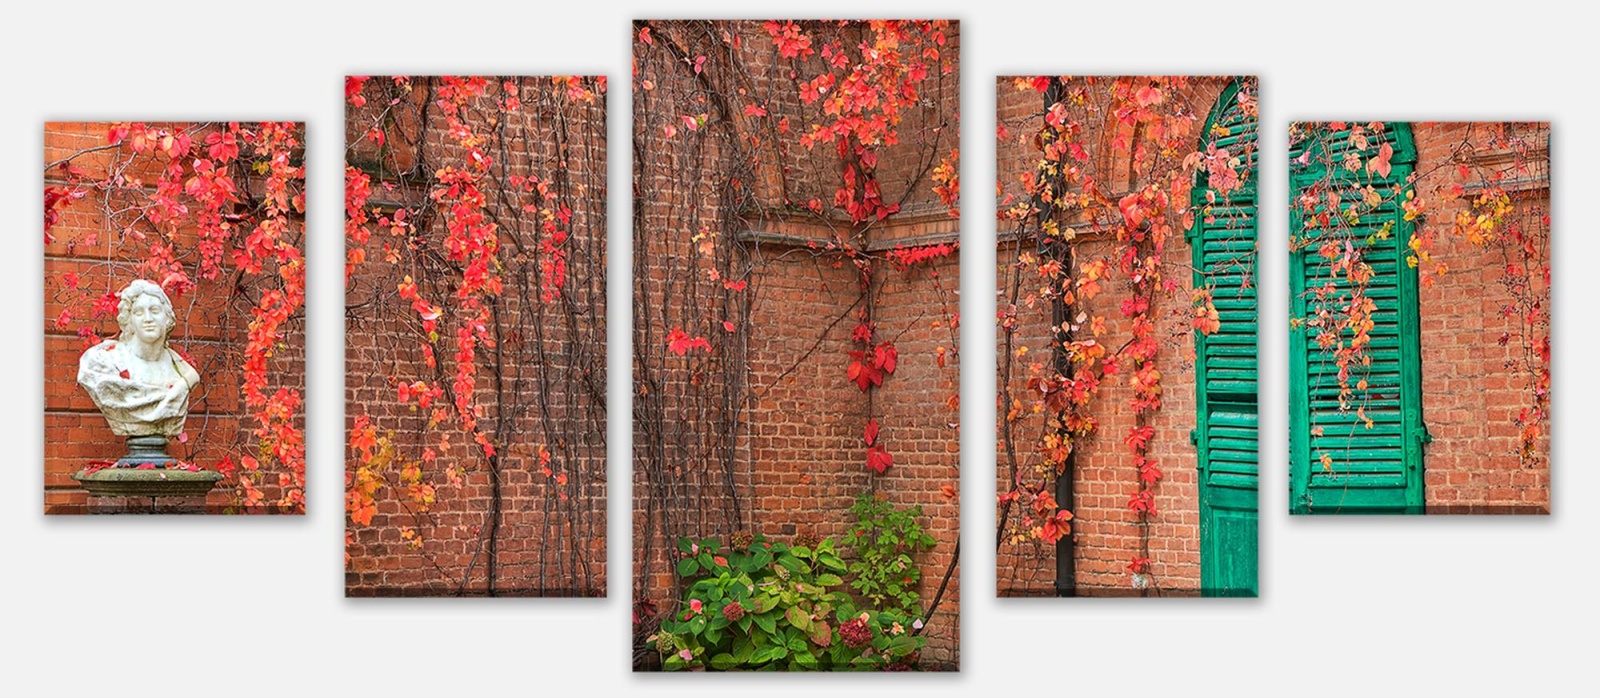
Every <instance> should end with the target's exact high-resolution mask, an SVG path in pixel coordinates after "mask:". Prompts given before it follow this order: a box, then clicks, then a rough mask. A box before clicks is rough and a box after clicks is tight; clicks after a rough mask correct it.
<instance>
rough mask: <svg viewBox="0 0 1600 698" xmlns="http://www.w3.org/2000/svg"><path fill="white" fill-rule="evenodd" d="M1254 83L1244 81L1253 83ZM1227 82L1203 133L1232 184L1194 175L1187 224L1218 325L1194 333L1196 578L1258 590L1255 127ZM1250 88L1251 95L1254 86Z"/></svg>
mask: <svg viewBox="0 0 1600 698" xmlns="http://www.w3.org/2000/svg"><path fill="white" fill-rule="evenodd" d="M1253 85H1254V83H1253V82H1252V83H1251V86H1252V91H1253ZM1240 88H1241V84H1240V83H1239V82H1238V81H1235V82H1233V83H1231V84H1230V85H1229V86H1228V88H1227V89H1225V90H1223V92H1222V95H1221V96H1220V97H1219V98H1218V99H1217V104H1216V106H1215V107H1214V108H1213V109H1212V110H1211V115H1210V117H1208V118H1207V119H1206V128H1205V131H1203V132H1202V134H1201V142H1202V143H1203V144H1205V145H1206V146H1207V147H1206V148H1205V150H1206V151H1207V152H1209V151H1210V146H1215V147H1216V148H1218V149H1221V150H1226V151H1227V152H1228V154H1229V156H1230V157H1238V158H1240V166H1239V167H1238V168H1237V170H1236V171H1237V172H1238V173H1239V175H1240V180H1241V181H1240V182H1239V183H1238V185H1237V187H1233V188H1231V189H1230V187H1229V186H1227V185H1224V184H1220V183H1219V184H1218V186H1213V183H1212V182H1210V181H1209V179H1208V176H1207V174H1206V172H1205V170H1204V169H1202V171H1201V173H1200V174H1199V176H1198V177H1197V180H1196V182H1195V188H1194V198H1193V205H1194V211H1195V224H1194V226H1193V227H1191V228H1190V230H1189V233H1188V238H1189V244H1190V249H1191V250H1192V252H1193V256H1194V270H1195V271H1194V286H1195V288H1196V289H1209V290H1210V292H1211V298H1212V303H1213V304H1214V305H1215V306H1216V309H1217V320H1218V323H1219V327H1218V329H1217V331H1215V332H1213V333H1211V334H1205V333H1202V332H1199V331H1196V332H1195V403H1196V410H1195V415H1196V429H1195V431H1194V441H1195V445H1196V447H1197V448H1196V452H1197V454H1198V457H1199V463H1198V466H1197V467H1198V468H1199V478H1198V480H1199V483H1200V587H1201V593H1202V594H1204V595H1206V596H1255V595H1256V521H1257V514H1256V475H1257V472H1258V470H1259V468H1258V466H1257V457H1256V444H1257V440H1256V401H1257V398H1256V336H1257V332H1256V284H1255V261H1256V161H1257V158H1256V131H1257V119H1256V115H1255V114H1254V113H1253V112H1254V110H1253V109H1251V110H1246V109H1245V108H1244V106H1243V105H1242V104H1241V103H1240V101H1239V91H1240ZM1248 97H1250V98H1252V99H1253V98H1254V94H1249V95H1248Z"/></svg>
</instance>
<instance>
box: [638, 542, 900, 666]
mask: <svg viewBox="0 0 1600 698" xmlns="http://www.w3.org/2000/svg"><path fill="white" fill-rule="evenodd" d="M834 545H835V543H834V541H833V539H831V538H829V539H824V540H823V541H821V542H820V543H818V544H817V545H816V546H815V547H807V546H800V545H795V546H790V545H786V544H784V543H771V542H768V541H767V540H766V539H765V538H763V537H761V536H759V535H758V536H753V537H750V539H749V543H748V544H746V545H742V546H739V545H730V546H728V547H727V548H726V549H724V547H723V545H722V543H721V542H720V541H718V540H717V539H714V538H707V539H704V540H700V541H693V540H690V539H688V538H683V539H680V540H679V541H678V546H677V547H678V556H679V559H678V573H679V575H680V576H682V577H683V578H684V579H685V580H686V581H688V587H687V589H686V590H685V593H684V597H683V600H682V604H681V605H680V606H679V608H678V610H677V612H676V615H674V616H673V617H671V618H668V619H666V620H663V621H662V623H661V631H660V632H658V633H656V634H655V635H653V636H652V637H651V641H652V642H654V643H655V646H656V649H657V650H658V651H660V652H661V658H662V664H663V668H665V669H666V670H668V671H683V670H691V669H708V668H709V669H714V670H719V671H720V670H729V669H738V670H755V671H770V670H780V669H781V670H791V671H793V670H833V671H839V670H846V671H849V670H859V671H872V670H880V669H890V668H896V669H904V668H909V667H910V666H911V665H914V664H915V663H916V660H917V657H918V653H919V651H920V650H921V649H922V646H923V644H924V643H925V642H926V639H925V638H922V637H913V636H912V634H911V627H912V626H911V624H912V621H913V619H912V618H911V617H910V616H908V615H907V614H905V613H904V612H902V611H900V610H898V609H891V610H886V611H874V610H870V609H862V608H859V607H858V606H857V604H856V603H855V601H854V600H853V599H852V598H851V597H850V595H849V594H847V593H845V592H844V591H842V590H841V589H842V588H843V587H844V579H843V578H842V577H840V574H841V573H844V572H846V570H847V567H846V565H845V562H844V560H843V559H842V558H841V557H840V556H839V554H838V552H837V551H836V550H835V547H834ZM841 629H843V630H844V631H845V632H844V634H843V635H841V632H840V631H841Z"/></svg>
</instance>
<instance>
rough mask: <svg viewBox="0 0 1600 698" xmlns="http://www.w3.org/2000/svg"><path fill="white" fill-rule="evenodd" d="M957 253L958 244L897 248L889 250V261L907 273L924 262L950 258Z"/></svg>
mask: <svg viewBox="0 0 1600 698" xmlns="http://www.w3.org/2000/svg"><path fill="white" fill-rule="evenodd" d="M955 251H956V243H943V242H942V243H939V244H936V245H922V246H919V247H896V248H894V249H892V250H889V261H890V262H893V263H894V266H895V268H897V269H899V270H901V271H905V270H906V269H910V268H911V267H914V266H916V265H918V264H921V263H923V262H928V261H931V260H935V259H940V258H943V257H949V256H950V255H951V254H954V253H955Z"/></svg>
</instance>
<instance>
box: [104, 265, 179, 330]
mask: <svg viewBox="0 0 1600 698" xmlns="http://www.w3.org/2000/svg"><path fill="white" fill-rule="evenodd" d="M117 296H118V299H119V300H118V301H117V325H118V326H120V327H121V328H122V336H121V338H120V339H121V340H122V341H125V342H131V341H133V340H134V339H138V340H140V341H143V342H145V343H146V344H166V342H167V335H169V334H171V333H172V327H173V325H176V324H177V323H178V316H177V314H176V313H174V312H173V311H172V301H170V300H168V299H167V294H166V292H165V291H162V290H161V287H160V286H158V285H156V284H155V283H153V282H150V281H146V280H144V279H137V280H135V281H134V282H133V283H130V284H128V286H127V288H124V289H122V293H119V294H117Z"/></svg>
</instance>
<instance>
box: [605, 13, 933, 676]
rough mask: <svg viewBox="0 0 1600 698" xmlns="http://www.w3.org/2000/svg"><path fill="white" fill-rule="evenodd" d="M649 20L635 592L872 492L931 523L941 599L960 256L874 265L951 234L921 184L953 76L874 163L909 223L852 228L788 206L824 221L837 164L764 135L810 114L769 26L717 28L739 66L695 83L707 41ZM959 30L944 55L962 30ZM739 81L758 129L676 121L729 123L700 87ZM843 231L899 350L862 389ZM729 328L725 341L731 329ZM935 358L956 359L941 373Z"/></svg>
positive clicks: (835, 525) (669, 594)
mask: <svg viewBox="0 0 1600 698" xmlns="http://www.w3.org/2000/svg"><path fill="white" fill-rule="evenodd" d="M649 26H650V27H651V28H652V31H653V34H654V36H653V38H654V40H655V42H656V43H655V44H654V46H653V47H652V48H651V49H650V50H648V51H643V50H641V45H640V43H639V42H638V41H636V42H635V71H636V83H635V85H636V86H635V89H634V98H635V115H634V123H635V133H634V138H635V158H636V162H635V170H634V175H635V190H636V192H635V194H636V204H635V215H636V219H635V224H634V244H635V250H634V263H635V268H634V279H635V309H634V312H635V327H634V351H635V366H634V370H635V374H634V377H635V424H634V434H635V436H634V444H635V470H634V492H635V502H634V551H635V555H634V567H635V595H636V596H640V597H644V598H648V599H650V600H652V601H653V602H654V603H655V604H656V605H657V606H658V607H661V608H664V609H667V610H670V609H671V608H672V607H673V605H674V604H675V601H676V596H677V591H676V588H675V583H676V582H675V580H674V579H673V577H672V572H671V570H670V568H669V565H668V562H669V556H668V555H667V554H666V551H667V550H668V549H669V548H670V546H671V545H672V542H673V541H674V539H675V538H676V537H677V536H679V535H694V536H726V535H727V534H729V533H731V532H733V531H736V530H753V531H758V532H761V533H764V534H766V535H768V536H769V537H773V538H775V539H779V540H792V539H793V538H794V537H796V536H841V535H843V534H844V533H845V532H846V531H847V530H848V528H849V526H850V524H851V523H852V519H851V515H850V513H849V508H850V506H851V505H852V504H853V502H854V500H855V498H856V496H857V495H859V494H862V493H863V492H869V491H870V492H876V493H878V494H880V495H882V496H884V497H885V498H887V499H888V500H889V501H892V502H894V503H895V504H897V505H900V506H910V505H914V504H921V505H923V513H924V517H923V524H924V526H925V527H926V528H927V530H929V532H930V533H931V534H933V535H934V537H935V538H936V539H937V541H938V543H937V547H936V548H935V549H934V550H933V551H932V552H931V553H929V554H926V555H925V556H924V557H923V559H922V571H923V575H924V577H923V583H922V593H923V595H924V597H925V601H927V600H931V598H932V597H933V595H934V593H935V591H936V590H937V588H938V585H939V583H940V581H941V578H942V577H943V575H944V574H945V572H946V570H947V569H949V567H950V564H951V563H952V562H953V553H954V548H955V543H956V540H957V538H958V535H957V530H958V523H959V522H958V515H957V512H958V502H957V499H956V498H954V497H947V496H945V495H944V494H943V493H942V491H941V486H942V485H946V484H948V485H950V486H952V487H955V486H957V485H958V484H959V458H958V444H959V441H958V437H957V429H956V424H955V422H956V421H957V413H956V411H955V410H954V409H953V406H954V405H955V404H957V403H953V402H950V398H952V397H953V396H954V395H955V394H956V392H957V389H958V369H957V366H958V364H959V358H958V355H957V354H955V352H956V351H957V349H958V347H956V346H955V344H954V342H953V340H952V330H951V327H950V323H949V320H948V313H950V312H953V311H955V310H956V309H957V306H958V300H957V298H956V297H955V295H954V292H955V290H956V289H957V288H958V263H957V259H956V257H955V256H953V255H952V256H950V257H946V258H943V259H940V260H938V261H937V262H935V263H931V264H927V265H920V266H918V267H915V268H913V269H911V270H909V271H900V270H896V269H894V268H892V267H891V265H889V264H888V263H886V262H885V261H884V260H883V259H882V257H883V256H884V255H885V253H887V251H889V250H890V249H893V248H894V247H895V246H897V245H898V244H902V243H904V244H925V243H927V242H954V240H955V238H956V236H957V232H958V226H957V224H956V221H955V220H954V219H953V218H951V217H950V216H949V215H948V213H947V212H946V210H945V207H944V206H943V204H942V203H941V202H940V201H939V199H938V197H937V196H936V195H935V194H934V193H933V192H932V186H933V185H932V183H931V181H930V179H929V177H928V172H929V171H930V170H931V169H932V167H933V166H935V165H936V164H937V163H938V161H939V159H940V158H941V157H944V156H945V155H946V154H948V152H949V151H950V150H951V149H953V148H954V147H955V146H956V143H957V129H958V125H957V120H958V115H957V110H956V104H957V99H958V93H959V85H958V84H957V77H956V73H955V72H954V71H952V72H951V73H949V74H946V75H942V76H938V77H937V79H930V81H929V83H928V85H929V87H930V90H931V91H930V92H928V93H926V94H927V96H928V98H929V99H928V104H926V105H925V106H924V107H921V108H918V109H915V110H912V112H911V113H909V114H908V116H907V118H906V119H905V121H904V122H903V123H902V125H901V127H900V130H901V133H902V134H903V136H902V144H901V145H899V146H894V147H888V148H885V149H883V150H882V151H881V152H882V157H881V158H880V160H879V164H878V174H879V177H880V179H881V180H882V181H883V182H884V191H885V195H884V198H885V200H886V201H900V202H901V203H902V209H901V212H900V213H899V214H896V215H894V216H891V217H890V218H888V219H887V220H886V221H883V222H880V223H878V224H876V225H873V226H866V227H862V228H858V229H854V230H853V229H852V226H851V223H850V221H849V220H848V219H845V218H842V217H839V216H835V215H832V214H831V213H830V214H829V215H825V216H813V215H811V214H808V213H804V212H802V211H800V210H797V209H803V208H804V206H805V204H806V203H807V202H809V201H810V200H811V199H819V200H821V201H822V202H823V203H824V204H826V205H827V206H828V207H829V208H830V209H831V208H832V201H833V193H832V192H833V189H834V188H836V187H837V186H838V181H839V174H838V163H837V159H836V157H835V156H834V155H833V147H832V146H831V145H829V144H824V145H819V146H818V147H817V148H816V149H815V150H814V151H806V150H805V149H803V148H801V147H799V146H798V145H796V137H797V135H796V134H794V133H790V134H786V135H784V134H778V133H776V132H774V131H772V130H769V128H770V127H771V125H772V124H774V123H776V122H778V121H779V120H781V119H783V118H785V117H787V118H789V119H790V121H791V123H792V124H793V126H794V128H795V129H799V128H801V125H802V124H805V123H809V121H814V120H815V119H816V118H817V114H816V113H815V112H816V107H815V106H805V105H802V104H801V103H800V101H799V100H798V99H797V98H796V97H795V96H794V95H795V86H794V84H793V83H792V82H791V80H790V78H789V77H788V71H787V61H784V62H783V63H782V64H781V65H780V66H778V67H777V69H774V67H773V63H772V60H773V58H774V53H773V51H772V43H771V39H770V38H769V37H768V36H767V34H766V32H765V31H764V30H763V29H762V27H761V23H760V22H732V23H716V28H715V29H714V30H713V31H712V32H710V34H711V35H712V36H717V35H718V34H719V33H720V31H721V30H726V31H727V32H728V33H727V34H726V35H725V36H726V37H728V38H727V39H725V40H727V41H731V37H732V36H734V35H737V36H738V38H739V42H740V44H739V45H740V49H739V50H737V51H736V52H735V53H734V55H736V56H737V71H736V72H735V71H731V70H730V67H729V65H728V64H726V63H724V62H723V61H721V60H714V61H709V62H708V63H707V65H706V66H705V69H704V74H703V75H701V76H697V75H695V74H693V73H692V72H691V71H690V70H689V69H688V68H687V66H686V65H685V66H680V65H679V64H678V63H677V62H676V61H675V57H676V55H677V53H675V52H682V53H684V54H686V55H713V56H716V55H719V54H718V53H716V51H715V50H713V47H712V45H711V44H709V43H707V44H705V45H702V44H701V43H696V42H706V41H708V40H707V39H706V38H705V37H704V36H701V35H698V34H689V33H685V32H682V31H679V30H680V29H681V26H682V25H678V24H676V23H671V22H653V23H650V25H649ZM639 28H640V27H635V31H636V32H637V30H638V29H639ZM852 31H854V30H852ZM846 33H847V32H846ZM949 34H950V35H951V37H952V39H951V40H950V41H949V42H948V44H947V49H948V51H949V52H950V55H952V56H953V55H954V52H955V51H957V49H956V48H955V47H956V45H957V44H958V43H959V35H958V34H957V32H956V31H955V30H954V29H952V30H950V32H949ZM669 47H670V48H671V49H672V50H668V48H669ZM723 50H724V51H726V49H725V48H724V49H723ZM735 78H737V81H738V82H737V83H736V84H737V85H738V87H737V88H730V89H728V90H727V94H736V95H738V99H739V100H746V99H748V100H749V101H751V102H755V103H760V104H764V105H766V107H765V108H766V109H768V112H769V113H768V116H767V117H766V119H765V120H762V121H757V120H751V119H745V118H743V117H742V116H740V115H742V114H743V111H742V105H743V102H742V101H736V102H735V103H733V104H732V106H731V109H729V110H728V112H727V113H731V114H734V115H735V117H734V118H733V123H722V122H720V121H714V122H713V123H712V124H711V125H709V126H707V127H703V128H702V129H700V130H697V131H694V132H688V131H686V130H685V128H684V124H683V123H681V122H679V121H677V120H678V118H679V117H680V115H682V114H685V113H688V114H696V113H710V114H712V115H714V116H715V115H719V114H722V113H724V112H722V111H719V109H720V108H721V107H719V105H718V104H717V103H716V102H715V101H705V102H703V101H701V100H702V99H703V97H701V96H699V93H700V92H701V88H703V87H704V86H705V85H706V84H708V83H709V84H711V85H713V86H722V85H726V84H728V83H725V82H721V81H724V80H733V79H735ZM645 81H648V83H649V88H648V89H646V88H645V87H644V86H643V84H644V82H645ZM668 126H673V127H674V128H673V131H674V135H672V136H668V135H667V127H668ZM774 139H775V140H774ZM762 143H766V144H767V145H765V146H763V145H762ZM774 144H781V145H774ZM780 148H786V149H785V150H781V151H780ZM752 182H757V183H759V184H757V185H756V186H753V187H752V186H749V185H750V183H752ZM786 208H787V209H788V210H784V209H786ZM697 234H701V236H702V237H701V239H702V240H707V241H709V243H708V244H706V245H702V244H701V243H700V242H699V241H697V240H695V236H696V235H697ZM835 234H842V235H845V236H852V235H853V234H858V235H854V237H855V239H854V240H853V241H852V244H853V246H854V247H856V249H858V250H862V251H864V252H866V253H867V254H869V255H872V256H873V257H875V258H877V261H876V262H875V267H874V269H875V270H874V272H873V273H872V276H871V279H872V280H871V291H872V298H873V300H872V301H871V303H872V308H873V309H872V315H873V318H874V320H875V321H876V322H877V325H878V329H877V334H876V336H875V339H876V340H877V341H883V340H885V339H893V341H894V342H895V344H896V346H897V348H898V349H899V352H900V361H899V365H898V367H897V370H896V372H895V373H894V374H893V375H891V376H889V377H887V378H886V379H885V380H884V382H883V385H882V386H880V387H876V388H874V389H873V390H872V391H871V392H870V393H864V392H863V391H862V390H861V389H860V388H858V387H857V386H856V385H855V384H854V383H852V382H850V381H849V380H848V379H847V377H846V369H847V367H848V365H849V362H850V359H849V357H848V353H847V352H849V351H850V350H852V349H855V348H856V347H857V346H858V345H857V344H855V343H854V342H853V341H852V339H851V331H852V328H853V327H854V326H855V324H856V322H857V312H858V310H859V308H860V305H859V304H860V303H862V302H864V301H863V294H862V287H861V285H860V278H861V275H860V273H859V272H858V271H857V268H856V267H855V266H854V264H853V263H852V262H850V261H849V260H848V259H846V258H845V257H844V256H843V255H841V254H838V253H837V252H832V251H829V249H828V248H827V244H828V242H829V240H830V239H832V238H833V237H834V235H835ZM810 243H815V245H814V246H813V245H812V244H810ZM711 270H715V271H716V272H717V274H718V275H719V276H721V277H724V278H734V279H748V281H749V286H748V288H747V289H746V290H744V291H729V290H728V289H726V288H725V287H724V285H723V284H722V283H721V281H719V280H716V279H711V278H709V271H711ZM940 299H944V303H948V305H947V306H946V305H945V304H944V303H941V301H940ZM725 319H726V320H729V321H732V322H734V323H735V325H736V331H735V332H733V333H729V332H728V331H727V330H725V329H724V328H723V327H722V325H721V323H722V321H723V320H725ZM675 328H681V329H683V330H684V331H685V332H687V333H688V334H689V335H691V336H704V337H707V338H708V340H709V342H710V344H711V345H712V349H711V350H710V351H700V350H691V351H690V352H689V353H688V354H687V355H686V356H678V355H675V354H673V353H671V352H669V351H667V350H666V347H665V339H664V337H665V336H666V334H667V333H668V332H669V331H670V330H672V329H675ZM938 347H944V348H945V349H946V351H947V352H949V354H948V358H947V361H946V366H945V367H944V368H940V367H939V366H938V365H937V363H936V359H935V357H936V350H937V348H938ZM869 416H870V417H875V418H876V419H877V420H878V421H879V423H880V424H881V425H882V432H881V435H880V438H881V439H882V443H883V444H884V445H885V446H886V447H887V448H888V449H889V450H890V452H891V453H892V454H893V457H894V465H893V466H892V467H891V468H890V469H889V470H888V471H887V473H885V474H883V475H881V476H880V475H874V474H872V473H871V472H870V471H869V470H867V468H866V465H865V447H864V446H863V443H862V429H863V427H864V425H865V423H866V420H867V419H868V418H869ZM729 433H736V434H737V436H736V437H734V438H732V439H730V438H729V437H728V434H729ZM958 576H959V572H957V573H956V574H955V575H953V576H952V580H951V584H950V588H949V589H948V590H947V591H946V592H945V596H944V598H943V600H942V602H941V604H940V606H939V608H938V611H937V614H936V615H935V616H934V617H933V618H932V620H931V621H930V623H929V626H928V633H927V634H928V636H929V638H930V641H929V644H928V647H927V649H925V650H924V652H923V655H922V656H923V665H924V666H925V667H942V668H950V667H954V666H956V665H957V664H958V662H959V651H958V646H959V628H958V624H957V620H956V619H957V618H958V616H959V589H958V586H959V585H958V584H957V581H958Z"/></svg>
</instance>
